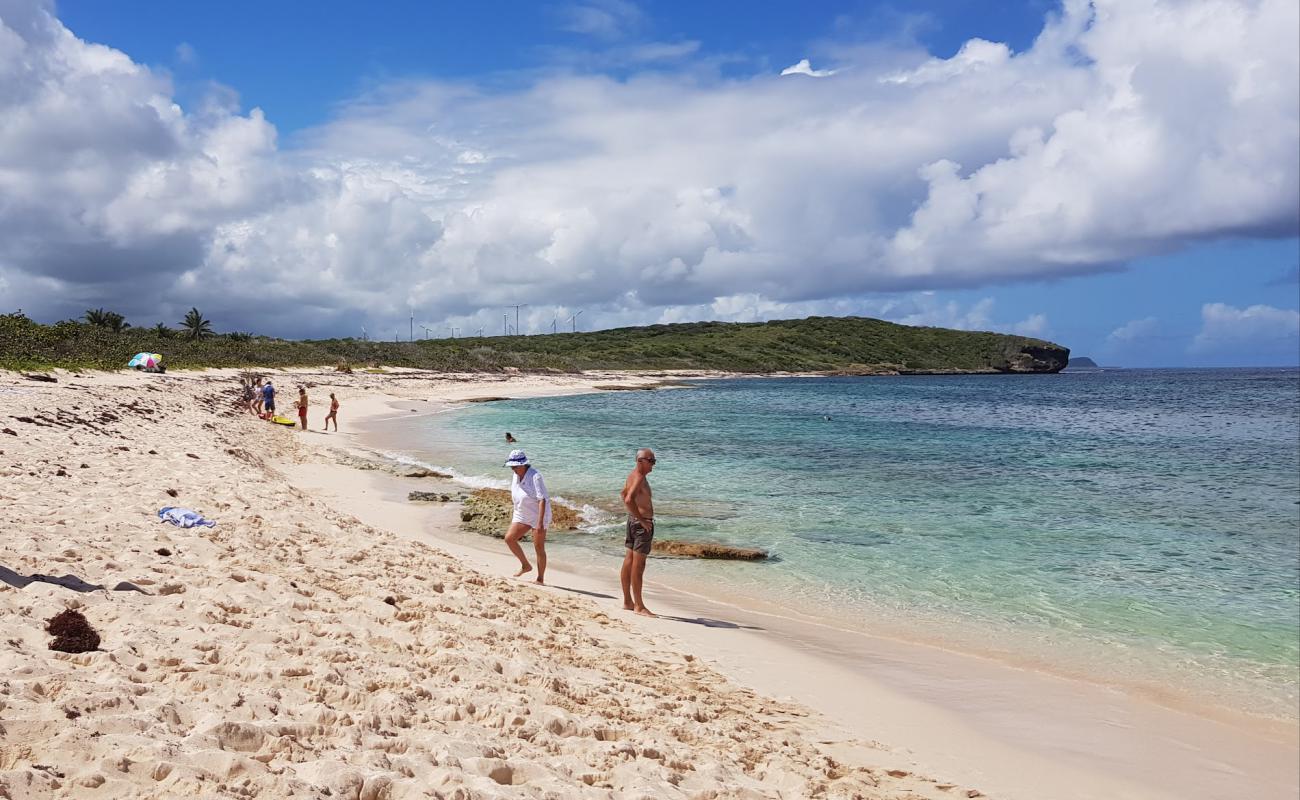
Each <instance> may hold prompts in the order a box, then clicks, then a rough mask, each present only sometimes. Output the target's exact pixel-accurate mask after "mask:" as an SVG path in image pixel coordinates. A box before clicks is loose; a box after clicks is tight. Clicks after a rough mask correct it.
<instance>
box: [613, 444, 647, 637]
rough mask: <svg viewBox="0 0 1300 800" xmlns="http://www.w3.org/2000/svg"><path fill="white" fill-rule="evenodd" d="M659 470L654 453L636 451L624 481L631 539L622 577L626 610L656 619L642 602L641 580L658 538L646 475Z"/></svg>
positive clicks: (628, 537)
mask: <svg viewBox="0 0 1300 800" xmlns="http://www.w3.org/2000/svg"><path fill="white" fill-rule="evenodd" d="M654 468H655V454H654V452H653V451H652V450H648V449H644V448H643V449H641V450H638V451H636V466H635V467H633V468H632V471H631V472H629V473H628V475H627V480H626V481H624V482H623V506H624V507H625V508H626V509H627V538H626V539H625V540H624V542H623V544H624V545H625V546H626V547H627V554H626V555H624V556H623V568H622V569H620V570H619V573H618V578H619V581H620V582H621V583H622V584H623V608H626V609H627V610H628V611H635V612H636V613H638V614H640V615H642V616H645V617H653V616H655V615H654V614H652V613H650V609H648V608H646V607H645V602H644V601H643V600H642V599H641V579H642V576H644V575H645V560H646V556H648V555H650V542H651V540H652V539H654V535H655V505H654V499H653V498H652V497H651V495H650V482H649V481H648V480H646V476H647V475H649V474H650V470H652V469H654Z"/></svg>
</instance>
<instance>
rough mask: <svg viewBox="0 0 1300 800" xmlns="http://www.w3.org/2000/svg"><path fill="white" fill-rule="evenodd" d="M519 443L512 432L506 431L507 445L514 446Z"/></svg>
mask: <svg viewBox="0 0 1300 800" xmlns="http://www.w3.org/2000/svg"><path fill="white" fill-rule="evenodd" d="M517 441H519V440H518V439H516V438H515V437H513V436H511V435H510V431H506V444H514V443H515V442H517Z"/></svg>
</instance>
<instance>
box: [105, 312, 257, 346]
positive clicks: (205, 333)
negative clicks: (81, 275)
mask: <svg viewBox="0 0 1300 800" xmlns="http://www.w3.org/2000/svg"><path fill="white" fill-rule="evenodd" d="M82 319H83V320H85V322H86V324H88V325H94V326H96V327H99V328H105V329H107V330H110V331H112V332H113V333H122V332H123V331H125V330H126V329H127V328H130V327H131V323H129V322H127V321H126V317H124V316H122V315H121V314H119V313H117V312H116V311H106V310H104V309H103V308H89V309H86V313H85V315H84V316H83V317H82ZM149 330H150V331H151V332H153V333H154V334H156V335H157V336H159V337H160V338H164V339H168V338H171V337H172V336H175V335H177V334H180V337H181V338H182V339H188V340H191V341H192V340H196V339H206V338H208V337H209V336H215V335H216V332H215V331H213V330H212V320H209V319H207V318H205V317H204V316H203V314H201V313H200V312H199V310H198V309H197V308H190V310H189V311H188V312H186V314H185V319H183V320H181V321H180V324H179V325H178V327H177V328H176V329H173V328H169V327H167V323H165V322H159V323H158V324H156V325H154V326H153V327H152V328H150V329H149ZM226 336H227V337H228V338H230V339H234V340H236V341H244V340H248V339H252V338H253V335H252V334H251V333H239V332H234V333H228V334H226Z"/></svg>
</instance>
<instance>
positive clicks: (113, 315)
mask: <svg viewBox="0 0 1300 800" xmlns="http://www.w3.org/2000/svg"><path fill="white" fill-rule="evenodd" d="M104 327H105V328H108V329H109V330H110V331H112V332H113V333H121V332H122V331H124V330H126V329H127V328H129V327H131V323H129V322H127V321H126V317H124V316H122V315H121V314H119V313H117V312H116V311H110V312H108V314H107V317H106V318H105V320H104Z"/></svg>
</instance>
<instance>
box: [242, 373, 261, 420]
mask: <svg viewBox="0 0 1300 800" xmlns="http://www.w3.org/2000/svg"><path fill="white" fill-rule="evenodd" d="M239 391H240V395H239V401H240V402H241V403H243V405H244V407H245V408H247V409H248V413H250V414H256V413H257V409H256V408H254V407H253V398H254V397H255V396H256V395H257V392H256V390H254V389H253V379H252V378H247V377H245V378H240V379H239Z"/></svg>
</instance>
